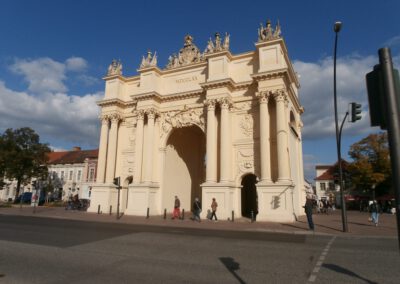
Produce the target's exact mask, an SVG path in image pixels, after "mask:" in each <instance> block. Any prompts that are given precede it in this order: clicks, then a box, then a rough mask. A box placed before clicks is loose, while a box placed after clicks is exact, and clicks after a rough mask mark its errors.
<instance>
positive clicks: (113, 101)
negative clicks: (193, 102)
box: [96, 99, 132, 107]
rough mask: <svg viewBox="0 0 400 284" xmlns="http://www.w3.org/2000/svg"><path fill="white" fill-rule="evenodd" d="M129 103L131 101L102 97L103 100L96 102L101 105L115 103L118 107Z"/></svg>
mask: <svg viewBox="0 0 400 284" xmlns="http://www.w3.org/2000/svg"><path fill="white" fill-rule="evenodd" d="M131 103H132V102H129V103H125V102H124V101H122V100H120V99H104V100H101V101H97V102H96V104H97V105H98V106H101V107H105V106H113V105H116V106H119V107H126V106H127V105H130V104H131Z"/></svg>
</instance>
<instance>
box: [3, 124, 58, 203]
mask: <svg viewBox="0 0 400 284" xmlns="http://www.w3.org/2000/svg"><path fill="white" fill-rule="evenodd" d="M49 152H50V149H49V147H48V146H47V144H42V143H40V142H39V135H37V134H36V133H35V131H34V130H32V129H31V128H29V127H23V128H19V129H16V130H13V129H11V128H9V129H7V130H6V131H5V132H4V133H3V134H2V135H1V136H0V168H1V169H0V171H1V170H2V171H3V176H4V177H5V178H7V179H9V180H16V181H17V190H16V193H15V197H18V195H19V191H20V188H21V184H27V183H28V182H29V181H30V180H31V179H32V178H33V177H35V178H39V179H45V178H46V177H47V174H48V169H47V165H46V162H47V160H48V153H49Z"/></svg>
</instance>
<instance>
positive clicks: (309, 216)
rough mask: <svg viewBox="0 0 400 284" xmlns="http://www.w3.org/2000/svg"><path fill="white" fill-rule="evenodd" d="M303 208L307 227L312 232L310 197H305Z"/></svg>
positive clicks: (311, 202) (311, 204) (311, 203)
mask: <svg viewBox="0 0 400 284" xmlns="http://www.w3.org/2000/svg"><path fill="white" fill-rule="evenodd" d="M303 207H304V211H305V212H306V215H307V222H308V226H309V227H310V230H313V231H314V222H313V219H312V213H313V201H312V199H311V198H310V197H307V199H306V204H304V206H303Z"/></svg>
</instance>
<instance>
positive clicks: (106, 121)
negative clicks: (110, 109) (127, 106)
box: [99, 114, 110, 124]
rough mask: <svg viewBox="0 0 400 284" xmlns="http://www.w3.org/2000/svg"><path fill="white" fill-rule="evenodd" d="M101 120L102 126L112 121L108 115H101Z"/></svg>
mask: <svg viewBox="0 0 400 284" xmlns="http://www.w3.org/2000/svg"><path fill="white" fill-rule="evenodd" d="M99 119H100V120H101V124H108V122H109V121H110V117H109V116H108V115H107V114H103V115H100V116H99Z"/></svg>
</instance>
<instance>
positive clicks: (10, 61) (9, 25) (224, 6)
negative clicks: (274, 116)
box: [0, 0, 400, 181]
mask: <svg viewBox="0 0 400 284" xmlns="http://www.w3.org/2000/svg"><path fill="white" fill-rule="evenodd" d="M275 2H281V3H275ZM399 11H400V1H396V0H386V1H379V3H378V1H374V0H359V1H357V0H353V1H342V0H336V1H317V0H315V1H311V0H303V1H233V0H230V1H208V0H204V1H200V2H198V1H178V0H176V1H161V0H160V1H148V2H145V1H138V2H137V3H133V1H122V0H121V1H95V2H93V1H84V0H76V1H73V0H69V1H61V0H58V1H49V0H41V1H39V0H37V1H34V0H30V1H28V0H26V1H19V0H3V1H2V4H1V9H0V36H1V39H2V41H1V44H0V133H2V132H3V131H4V130H5V129H7V128H19V127H24V126H29V127H31V128H33V129H34V130H35V131H36V132H37V133H38V134H39V135H40V137H41V141H42V142H46V143H49V144H50V146H51V147H52V148H53V149H56V150H57V149H71V148H72V147H73V146H81V147H82V148H83V149H93V148H97V147H98V142H99V120H98V115H99V108H98V107H97V105H96V101H98V100H100V99H101V98H102V97H103V94H104V82H103V81H102V79H101V78H102V77H103V76H104V74H105V72H106V70H107V67H108V65H109V64H110V62H111V60H112V59H113V58H117V59H121V61H122V63H123V66H124V70H123V71H124V75H127V76H131V75H135V74H136V69H137V68H138V66H139V64H140V60H141V57H142V55H144V54H145V53H146V51H147V49H151V50H152V51H157V54H158V63H159V64H158V65H159V66H165V65H166V63H167V59H168V56H169V55H171V54H172V53H175V52H177V51H178V50H179V49H180V48H181V47H182V43H183V37H184V36H185V35H186V34H188V33H189V34H191V35H192V36H193V37H194V41H195V44H197V46H198V47H199V48H200V49H201V50H203V49H204V48H205V46H206V43H207V40H208V38H209V37H210V36H212V35H213V34H214V33H215V32H216V31H219V32H220V33H225V32H229V33H230V35H231V51H232V53H234V54H235V53H241V52H245V51H248V50H253V49H254V43H255V42H256V40H257V28H258V27H259V23H260V22H265V21H266V20H267V19H271V21H272V23H273V25H275V23H276V22H277V21H278V20H279V22H280V24H281V27H282V36H283V38H284V39H285V42H286V45H287V47H288V50H289V56H290V58H291V60H292V61H293V64H294V67H295V70H296V72H297V73H298V74H299V76H300V83H301V89H300V101H301V104H302V105H303V106H304V108H305V113H304V114H303V117H302V119H303V123H304V129H303V151H304V163H305V165H304V166H305V171H306V177H307V179H309V180H310V181H312V179H313V178H314V177H315V165H316V164H331V163H334V162H335V160H336V148H335V137H334V129H335V128H334V118H333V117H334V112H333V60H332V55H333V44H334V32H333V23H334V22H335V21H337V20H340V21H342V22H343V28H342V31H341V32H340V34H339V44H338V62H337V63H338V65H337V74H338V76H337V79H338V85H337V86H338V106H339V116H340V119H342V118H343V117H344V114H345V112H346V110H347V108H348V103H349V102H353V101H354V102H358V103H361V104H362V105H363V113H362V115H363V119H362V120H361V121H358V122H357V123H354V124H350V123H346V124H345V127H344V132H343V143H342V144H343V148H342V152H343V155H344V157H345V158H346V154H347V151H348V148H349V146H350V145H351V144H353V143H354V142H356V141H358V140H360V139H361V138H362V137H365V136H366V135H368V134H369V133H374V132H377V131H379V129H378V128H371V127H369V123H370V121H369V114H368V98H367V94H366V88H365V74H366V73H368V72H369V71H370V70H372V68H373V66H374V65H375V64H377V63H378V57H377V50H378V49H379V48H381V47H384V46H389V47H390V48H391V51H392V55H393V60H394V62H395V67H397V68H400V64H399V63H400V17H398V12H399Z"/></svg>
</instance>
